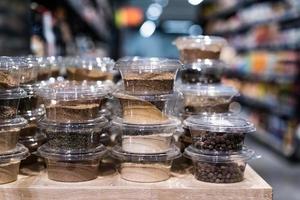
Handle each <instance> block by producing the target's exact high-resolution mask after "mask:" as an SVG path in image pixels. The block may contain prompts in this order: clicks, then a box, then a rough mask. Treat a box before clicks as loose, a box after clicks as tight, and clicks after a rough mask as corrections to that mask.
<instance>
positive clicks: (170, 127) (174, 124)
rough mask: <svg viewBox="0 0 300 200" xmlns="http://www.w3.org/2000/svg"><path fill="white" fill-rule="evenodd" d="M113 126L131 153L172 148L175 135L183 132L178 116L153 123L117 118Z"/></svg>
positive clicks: (164, 150)
mask: <svg viewBox="0 0 300 200" xmlns="http://www.w3.org/2000/svg"><path fill="white" fill-rule="evenodd" d="M112 126H113V127H116V129H117V130H116V131H117V132H119V133H120V135H121V147H122V150H123V151H124V152H129V153H144V154H148V153H149V154H153V153H164V152H167V151H169V150H170V149H172V147H173V146H174V142H175V136H178V135H180V134H181V122H180V120H178V119H176V118H171V119H169V120H168V121H167V122H166V123H163V124H156V125H155V126H153V125H141V124H129V123H126V122H124V120H122V119H121V118H115V119H114V120H113V121H112Z"/></svg>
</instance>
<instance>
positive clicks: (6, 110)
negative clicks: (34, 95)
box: [0, 88, 27, 121]
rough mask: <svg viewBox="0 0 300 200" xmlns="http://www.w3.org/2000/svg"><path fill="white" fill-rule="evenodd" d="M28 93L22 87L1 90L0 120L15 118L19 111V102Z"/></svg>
mask: <svg viewBox="0 0 300 200" xmlns="http://www.w3.org/2000/svg"><path fill="white" fill-rule="evenodd" d="M26 96H27V93H26V92H25V91H24V90H22V89H19V88H17V89H11V90H0V121H1V120H6V119H13V118H15V117H16V115H17V113H18V107H19V102H20V99H21V98H25V97H26Z"/></svg>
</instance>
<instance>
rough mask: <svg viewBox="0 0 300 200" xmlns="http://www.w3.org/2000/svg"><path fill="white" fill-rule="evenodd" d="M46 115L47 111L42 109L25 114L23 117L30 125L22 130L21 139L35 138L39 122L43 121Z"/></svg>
mask: <svg viewBox="0 0 300 200" xmlns="http://www.w3.org/2000/svg"><path fill="white" fill-rule="evenodd" d="M44 114H45V110H44V109H42V108H39V109H36V110H34V111H30V112H27V113H26V114H23V115H22V117H24V118H25V119H26V120H27V122H28V123H27V125H26V126H25V127H23V128H21V131H20V137H19V138H20V139H27V138H32V137H34V136H35V135H36V133H37V129H38V128H37V126H38V121H39V120H40V119H42V117H43V116H44Z"/></svg>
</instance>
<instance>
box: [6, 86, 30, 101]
mask: <svg viewBox="0 0 300 200" xmlns="http://www.w3.org/2000/svg"><path fill="white" fill-rule="evenodd" d="M24 97H27V93H26V91H25V90H23V89H21V88H15V89H11V90H1V91H0V99H20V98H24Z"/></svg>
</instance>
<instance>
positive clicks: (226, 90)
mask: <svg viewBox="0 0 300 200" xmlns="http://www.w3.org/2000/svg"><path fill="white" fill-rule="evenodd" d="M178 90H179V91H180V92H182V93H183V94H190V95H194V96H207V97H229V98H232V97H234V96H237V95H239V92H238V91H237V90H236V89H235V88H233V87H230V86H226V85H222V84H181V85H179V86H178Z"/></svg>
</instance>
